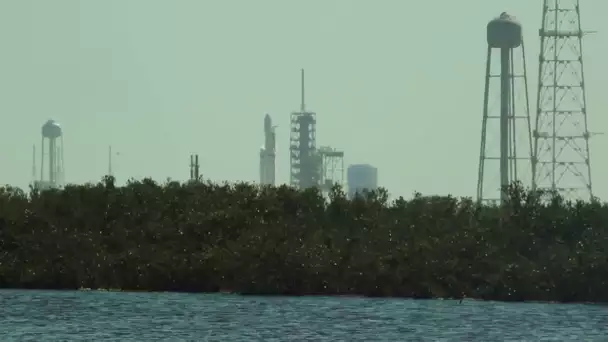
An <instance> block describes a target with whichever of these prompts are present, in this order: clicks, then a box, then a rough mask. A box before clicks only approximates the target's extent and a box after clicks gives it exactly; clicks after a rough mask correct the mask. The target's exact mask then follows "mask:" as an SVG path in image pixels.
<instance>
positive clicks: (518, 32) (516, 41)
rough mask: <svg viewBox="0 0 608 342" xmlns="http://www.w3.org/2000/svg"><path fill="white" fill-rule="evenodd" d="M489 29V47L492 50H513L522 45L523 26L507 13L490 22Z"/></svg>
mask: <svg viewBox="0 0 608 342" xmlns="http://www.w3.org/2000/svg"><path fill="white" fill-rule="evenodd" d="M487 29H488V45H489V46H490V47H491V48H507V49H513V48H516V47H518V46H520V45H521V41H522V28H521V24H520V23H519V22H518V21H517V20H515V18H514V17H512V16H510V15H508V14H507V13H505V12H503V13H502V14H501V15H500V16H499V17H498V18H496V19H494V20H492V21H490V22H489V23H488V27H487Z"/></svg>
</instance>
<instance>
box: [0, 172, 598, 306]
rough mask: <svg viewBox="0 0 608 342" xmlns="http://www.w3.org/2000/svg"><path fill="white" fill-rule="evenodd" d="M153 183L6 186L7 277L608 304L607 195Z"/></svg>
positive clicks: (72, 283) (147, 286) (162, 287)
mask: <svg viewBox="0 0 608 342" xmlns="http://www.w3.org/2000/svg"><path fill="white" fill-rule="evenodd" d="M509 191H510V199H509V202H508V203H506V204H505V205H502V206H500V207H499V206H482V205H479V204H476V203H475V202H474V201H472V200H470V199H459V198H454V197H449V196H446V197H439V196H436V197H425V196H422V195H419V194H416V195H415V196H414V197H413V198H412V199H409V200H405V199H403V198H399V199H397V200H395V201H389V200H388V196H387V193H386V191H383V190H379V191H377V192H372V193H369V194H366V195H365V196H362V197H358V198H356V199H353V200H348V199H347V198H346V197H345V194H344V193H343V192H342V190H341V189H339V188H335V189H334V190H333V191H332V192H331V194H330V196H329V199H327V198H324V197H323V196H321V195H320V194H319V192H318V191H316V190H314V189H311V190H307V191H297V190H294V189H292V188H290V187H287V186H281V187H259V186H255V185H249V184H212V183H205V182H189V183H185V184H181V183H178V182H168V183H166V184H158V183H155V182H154V181H152V180H149V179H145V180H143V181H132V182H130V183H129V184H127V185H126V186H122V187H118V186H115V185H114V180H113V178H111V177H107V178H105V179H104V180H102V181H101V182H100V183H99V184H89V185H69V186H66V187H65V188H64V189H62V190H47V191H43V192H39V191H36V190H31V191H30V193H25V192H23V191H21V190H19V189H15V188H10V187H5V188H2V189H1V190H0V287H5V288H7V287H10V288H47V289H78V288H103V289H123V290H145V291H194V292H213V291H218V290H230V291H234V292H237V293H247V294H296V295H300V294H356V295H368V296H403V297H414V298H430V297H444V298H445V297H452V298H454V297H456V298H457V297H460V296H461V295H466V296H468V297H475V298H483V299H495V300H543V301H564V302H567V301H581V302H588V301H593V302H608V291H606V289H607V288H608V258H607V254H606V253H607V252H608V229H607V226H606V225H607V223H608V206H607V205H606V204H603V203H599V202H591V203H588V202H585V203H583V202H578V203H570V202H564V201H563V200H562V199H561V198H560V197H558V196H549V197H547V195H546V194H541V193H537V192H531V191H528V190H526V189H523V188H521V187H520V186H517V185H514V186H513V187H511V188H510V190H509Z"/></svg>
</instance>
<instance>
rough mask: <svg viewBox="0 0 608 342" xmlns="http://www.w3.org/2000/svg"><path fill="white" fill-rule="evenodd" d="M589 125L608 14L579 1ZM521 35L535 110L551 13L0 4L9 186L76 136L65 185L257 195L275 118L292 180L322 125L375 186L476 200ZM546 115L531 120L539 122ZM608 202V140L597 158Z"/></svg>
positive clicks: (154, 0) (4, 166) (104, 0)
mask: <svg viewBox="0 0 608 342" xmlns="http://www.w3.org/2000/svg"><path fill="white" fill-rule="evenodd" d="M581 2H582V5H581V6H582V20H583V26H584V29H588V30H597V31H599V32H598V33H597V34H595V35H593V36H590V37H588V38H586V40H585V45H584V53H585V58H586V59H585V63H586V70H585V72H586V77H587V79H586V84H587V90H588V92H587V95H588V113H589V122H590V125H591V130H592V131H608V118H607V116H606V111H607V109H608V97H607V96H606V94H605V93H606V86H605V80H606V78H607V73H606V68H605V67H604V65H605V62H606V61H607V60H608V47H607V46H606V44H605V42H606V35H607V34H608V21H606V20H605V13H607V12H608V1H601V0H595V1H581ZM502 11H508V12H509V13H511V14H513V15H515V16H517V18H518V19H519V20H520V21H521V22H522V23H523V25H524V30H525V41H526V48H527V51H526V52H527V54H528V61H527V62H528V76H529V82H530V89H531V91H530V93H531V94H530V95H531V100H532V101H531V104H534V103H535V98H536V91H535V89H536V83H537V82H536V78H537V75H536V73H537V66H538V65H537V64H538V63H537V61H538V57H537V56H538V29H539V27H540V20H541V1H540V0H537V1H530V0H509V1H506V0H467V1H447V0H425V1H410V0H378V1H364V0H349V1H347V0H308V1H295V0H294V1H290V0H256V1H245V0H239V1H236V0H221V1H220V0H217V1H207V0H174V1H171V0H97V1H93V0H89V1H86V0H53V1H49V0H38V1H34V0H0V42H1V44H2V48H1V50H0V51H1V54H0V60H1V63H0V113H1V117H2V118H3V122H4V134H2V135H0V163H1V168H0V182H1V183H10V184H14V185H18V186H26V185H27V183H28V182H29V181H30V180H31V164H32V152H31V149H32V144H34V143H36V144H37V145H39V144H40V127H41V125H42V124H43V123H44V122H45V121H46V120H47V119H49V118H53V119H55V120H57V121H58V122H60V123H61V125H62V126H63V128H64V133H65V138H64V139H65V146H66V147H65V162H66V180H67V181H69V182H75V183H80V182H86V181H96V180H98V179H100V177H101V176H102V175H103V174H105V173H106V171H107V168H108V166H107V164H108V162H107V159H108V158H107V149H108V145H110V144H111V145H112V146H113V149H114V150H115V151H119V152H120V156H117V157H116V158H115V159H114V171H115V174H116V177H117V178H118V179H119V180H121V181H124V180H125V179H127V178H130V177H135V178H141V177H145V176H151V177H153V178H155V179H158V180H163V179H165V178H166V177H171V178H173V179H177V180H185V179H186V178H187V177H188V174H189V171H188V163H189V155H190V154H191V153H198V154H199V155H200V158H201V171H202V173H203V174H204V176H205V177H209V178H211V179H213V180H230V181H234V180H251V181H257V180H258V177H259V176H258V171H259V154H258V153H259V148H260V146H261V145H262V143H263V133H262V128H263V117H264V113H265V112H268V113H270V114H271V115H272V118H273V120H274V122H275V123H276V124H277V125H278V126H279V127H278V129H277V148H278V156H277V167H278V169H277V180H278V182H287V181H288V180H289V174H288V172H289V159H288V158H289V155H288V142H289V113H290V112H291V111H292V110H297V109H298V107H299V96H300V93H299V86H300V83H299V82H300V80H299V72H300V68H305V69H306V76H307V77H306V83H307V104H308V107H309V109H311V110H313V111H315V112H316V113H317V118H318V125H317V129H318V143H319V145H331V146H333V147H335V148H338V149H342V150H344V151H345V154H346V156H345V161H346V163H347V164H350V163H370V164H373V165H375V166H377V167H378V168H379V182H380V185H382V186H385V187H387V188H388V189H389V191H390V192H391V193H392V194H394V195H404V196H406V197H409V196H410V195H411V194H412V193H413V192H414V191H415V190H417V191H420V192H422V193H426V194H447V193H452V194H455V195H471V196H472V195H474V194H475V190H476V182H477V167H478V156H479V141H480V125H481V106H482V92H483V85H484V83H483V82H484V77H483V76H484V72H485V65H484V63H485V57H486V55H485V53H486V36H485V35H486V32H485V26H486V24H487V22H488V20H490V19H491V18H493V17H495V16H497V15H498V14H500V12H502ZM533 108H534V105H533ZM591 149H592V150H591V153H592V164H593V180H594V187H595V192H596V194H597V195H599V196H600V197H602V198H604V199H608V178H607V177H605V176H603V175H606V174H608V160H607V159H606V157H605V154H606V151H608V136H603V137H602V136H598V137H596V138H595V139H594V140H593V141H592V145H591Z"/></svg>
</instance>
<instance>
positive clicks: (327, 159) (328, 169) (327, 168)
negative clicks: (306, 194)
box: [318, 146, 344, 192]
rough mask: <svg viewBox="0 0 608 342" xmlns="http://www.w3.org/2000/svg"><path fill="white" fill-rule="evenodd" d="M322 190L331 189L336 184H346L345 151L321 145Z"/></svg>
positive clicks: (319, 151)
mask: <svg viewBox="0 0 608 342" xmlns="http://www.w3.org/2000/svg"><path fill="white" fill-rule="evenodd" d="M318 153H319V157H320V159H321V190H323V191H326V192H327V191H330V190H331V188H332V187H334V186H335V185H340V186H344V152H343V151H338V150H336V149H334V148H331V147H324V146H322V147H320V148H319V150H318Z"/></svg>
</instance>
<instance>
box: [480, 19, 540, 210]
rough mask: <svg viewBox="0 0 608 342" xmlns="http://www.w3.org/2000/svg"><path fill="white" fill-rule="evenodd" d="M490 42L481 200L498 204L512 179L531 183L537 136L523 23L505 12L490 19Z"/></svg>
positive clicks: (482, 128)
mask: <svg viewBox="0 0 608 342" xmlns="http://www.w3.org/2000/svg"><path fill="white" fill-rule="evenodd" d="M487 42H488V50H487V61H486V75H485V89H484V95H483V116H482V127H481V146H480V152H479V170H478V178H477V179H478V181H477V199H478V201H483V202H492V203H495V202H499V201H501V202H503V201H505V200H506V198H507V195H508V194H507V192H506V189H507V187H508V186H509V185H510V184H511V183H512V182H514V181H521V182H522V183H525V181H526V180H528V181H529V182H530V183H531V182H532V167H531V159H532V140H531V126H530V108H529V101H528V82H527V73H526V62H525V49H524V42H523V39H522V27H521V25H520V24H519V23H518V22H517V21H516V20H515V19H514V18H513V17H511V16H509V15H508V14H506V13H502V14H501V15H500V16H499V17H498V18H496V19H494V20H492V21H490V22H489V23H488V25H487ZM494 55H499V56H500V63H498V65H495V64H496V63H492V62H493V56H494ZM496 67H498V68H496ZM494 69H498V70H494ZM491 99H494V100H498V102H499V104H500V106H499V108H500V110H499V111H497V110H495V106H494V105H493V104H494V103H493V102H494V101H491Z"/></svg>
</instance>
